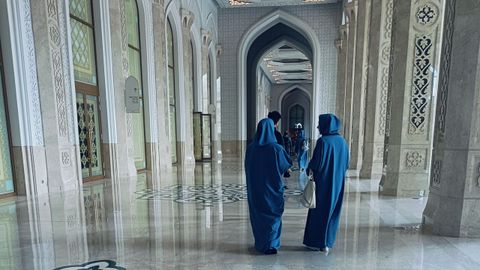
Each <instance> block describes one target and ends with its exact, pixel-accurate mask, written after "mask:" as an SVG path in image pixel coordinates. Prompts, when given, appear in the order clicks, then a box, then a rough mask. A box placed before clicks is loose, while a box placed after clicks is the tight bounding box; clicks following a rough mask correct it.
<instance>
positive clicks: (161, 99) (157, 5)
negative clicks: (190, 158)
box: [152, 0, 172, 172]
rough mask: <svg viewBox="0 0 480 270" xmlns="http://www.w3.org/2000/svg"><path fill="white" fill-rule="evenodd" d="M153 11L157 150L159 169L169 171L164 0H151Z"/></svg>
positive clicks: (170, 162)
mask: <svg viewBox="0 0 480 270" xmlns="http://www.w3.org/2000/svg"><path fill="white" fill-rule="evenodd" d="M152 13H153V42H154V63H153V64H154V65H155V87H156V92H157V95H156V98H157V100H156V106H157V107H156V108H157V115H158V117H157V118H156V124H157V126H158V151H159V153H160V154H161V156H160V157H159V163H160V171H162V172H166V171H170V170H171V167H172V159H171V155H170V151H172V149H170V140H169V139H168V138H169V126H168V124H169V120H168V119H169V113H168V92H167V91H168V88H167V74H166V65H165V61H166V59H167V58H166V39H165V29H166V28H165V27H166V26H165V23H166V21H165V19H166V18H165V9H164V0H158V1H153V2H152Z"/></svg>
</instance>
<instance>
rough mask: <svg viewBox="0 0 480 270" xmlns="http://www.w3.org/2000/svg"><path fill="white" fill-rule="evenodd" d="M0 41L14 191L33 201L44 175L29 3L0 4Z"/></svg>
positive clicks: (45, 180) (45, 189)
mask: <svg viewBox="0 0 480 270" xmlns="http://www.w3.org/2000/svg"><path fill="white" fill-rule="evenodd" d="M0 38H1V43H2V56H3V66H4V73H5V74H4V75H5V77H4V80H5V88H6V92H7V100H6V101H5V102H6V103H7V104H8V109H9V118H10V123H11V130H10V132H11V135H12V137H11V139H12V153H11V155H12V159H13V161H14V163H15V166H14V168H13V170H14V172H13V173H14V175H15V190H16V193H17V195H26V196H27V197H28V198H33V197H36V196H38V195H42V194H47V193H48V176H47V160H46V154H45V153H46V152H45V151H46V150H45V147H44V134H43V124H42V117H41V106H40V94H39V88H38V79H37V63H36V57H35V44H34V35H33V27H32V18H31V9H30V1H29V0H23V1H19V0H7V1H0ZM38 205H40V202H39V204H38Z"/></svg>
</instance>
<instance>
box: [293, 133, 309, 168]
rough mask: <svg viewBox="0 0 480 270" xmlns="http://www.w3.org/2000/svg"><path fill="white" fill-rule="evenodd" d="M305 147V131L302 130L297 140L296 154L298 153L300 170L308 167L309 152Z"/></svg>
mask: <svg viewBox="0 0 480 270" xmlns="http://www.w3.org/2000/svg"><path fill="white" fill-rule="evenodd" d="M304 145H305V131H304V130H300V132H299V134H298V138H297V142H296V144H295V152H296V153H297V161H298V168H299V169H300V170H302V169H305V167H307V156H308V154H307V150H308V149H305V147H304Z"/></svg>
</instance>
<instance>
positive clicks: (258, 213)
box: [245, 118, 292, 252]
mask: <svg viewBox="0 0 480 270" xmlns="http://www.w3.org/2000/svg"><path fill="white" fill-rule="evenodd" d="M291 166H292V162H291V160H290V158H289V157H288V154H287V152H286V151H285V150H284V149H283V147H282V146H280V145H279V144H278V143H277V140H276V139H275V134H274V125H273V121H272V120H271V119H268V118H266V119H263V120H261V121H260V122H259V123H258V126H257V132H256V134H255V139H254V140H253V142H252V143H251V144H250V145H248V147H247V152H246V155H245V174H246V178H247V194H248V195H247V197H248V207H249V210H250V222H251V225H252V231H253V236H254V238H255V248H256V249H257V250H258V251H260V252H266V251H267V250H270V249H278V248H279V247H280V234H281V230H282V214H283V209H284V198H283V192H284V189H285V187H284V183H283V179H282V175H283V174H284V173H285V171H287V169H288V168H290V167H291Z"/></svg>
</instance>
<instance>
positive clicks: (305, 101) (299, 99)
mask: <svg viewBox="0 0 480 270" xmlns="http://www.w3.org/2000/svg"><path fill="white" fill-rule="evenodd" d="M280 104H281V105H280V113H281V114H282V116H283V117H282V129H283V130H286V129H287V128H290V127H292V125H291V124H292V123H290V122H289V119H290V115H289V114H290V109H291V107H292V106H294V105H300V106H301V107H302V108H304V109H305V122H304V125H303V129H304V130H305V135H306V136H307V137H309V136H311V135H309V134H314V133H313V132H312V129H314V128H312V127H314V126H313V125H312V123H314V121H315V119H316V118H315V117H314V116H312V114H311V111H312V109H311V107H312V102H311V94H310V92H309V91H308V90H307V89H305V88H304V87H302V86H300V85H293V86H291V87H289V88H287V90H284V91H283V93H282V95H281V96H280ZM310 138H312V139H313V138H315V137H310Z"/></svg>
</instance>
